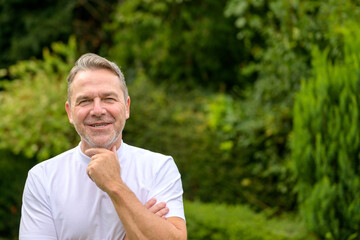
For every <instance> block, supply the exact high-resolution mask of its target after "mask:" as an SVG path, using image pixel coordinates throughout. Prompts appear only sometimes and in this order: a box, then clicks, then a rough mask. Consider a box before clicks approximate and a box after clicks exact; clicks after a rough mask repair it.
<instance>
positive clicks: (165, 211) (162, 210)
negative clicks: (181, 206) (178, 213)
mask: <svg viewBox="0 0 360 240" xmlns="http://www.w3.org/2000/svg"><path fill="white" fill-rule="evenodd" d="M168 212H169V208H168V207H165V208H162V209H161V210H160V211H158V212H157V213H155V214H156V215H158V216H159V217H165V215H166V214H167V213H168Z"/></svg>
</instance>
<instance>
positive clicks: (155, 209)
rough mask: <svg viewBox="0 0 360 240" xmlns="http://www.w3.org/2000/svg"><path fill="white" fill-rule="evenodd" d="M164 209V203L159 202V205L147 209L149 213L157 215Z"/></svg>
mask: <svg viewBox="0 0 360 240" xmlns="http://www.w3.org/2000/svg"><path fill="white" fill-rule="evenodd" d="M165 207H166V203H164V202H161V203H158V204H156V205H154V206H152V207H151V208H149V210H150V212H152V213H157V212H159V211H160V210H161V209H164V208H165Z"/></svg>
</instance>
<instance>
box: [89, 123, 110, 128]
mask: <svg viewBox="0 0 360 240" xmlns="http://www.w3.org/2000/svg"><path fill="white" fill-rule="evenodd" d="M107 125H109V124H108V123H99V124H90V126H91V127H105V126H107Z"/></svg>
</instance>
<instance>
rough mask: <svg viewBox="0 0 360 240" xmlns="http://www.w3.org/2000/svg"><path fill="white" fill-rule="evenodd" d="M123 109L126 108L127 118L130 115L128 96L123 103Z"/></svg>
mask: <svg viewBox="0 0 360 240" xmlns="http://www.w3.org/2000/svg"><path fill="white" fill-rule="evenodd" d="M125 105H126V106H125V108H126V109H125V110H126V119H129V117H130V97H127V100H126V103H125Z"/></svg>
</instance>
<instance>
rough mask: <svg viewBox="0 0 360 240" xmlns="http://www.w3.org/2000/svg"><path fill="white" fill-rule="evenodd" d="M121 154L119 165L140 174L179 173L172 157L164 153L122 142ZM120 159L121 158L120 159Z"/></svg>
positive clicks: (154, 175)
mask: <svg viewBox="0 0 360 240" xmlns="http://www.w3.org/2000/svg"><path fill="white" fill-rule="evenodd" d="M122 153H123V155H122V157H120V159H123V162H120V165H121V164H122V163H123V166H124V167H125V168H129V169H133V170H135V171H136V172H138V173H140V174H139V175H140V176H141V175H142V176H152V178H154V177H156V176H157V175H159V174H160V173H161V172H165V173H166V172H167V173H175V174H179V172H178V169H177V166H176V164H175V161H174V159H173V158H172V157H171V156H169V155H165V154H161V153H157V152H153V151H150V150H147V149H143V148H139V147H134V146H131V145H128V144H124V149H123V152H122ZM120 161H121V160H120Z"/></svg>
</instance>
